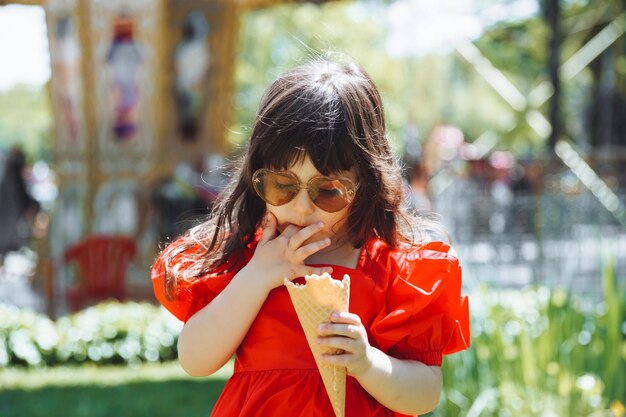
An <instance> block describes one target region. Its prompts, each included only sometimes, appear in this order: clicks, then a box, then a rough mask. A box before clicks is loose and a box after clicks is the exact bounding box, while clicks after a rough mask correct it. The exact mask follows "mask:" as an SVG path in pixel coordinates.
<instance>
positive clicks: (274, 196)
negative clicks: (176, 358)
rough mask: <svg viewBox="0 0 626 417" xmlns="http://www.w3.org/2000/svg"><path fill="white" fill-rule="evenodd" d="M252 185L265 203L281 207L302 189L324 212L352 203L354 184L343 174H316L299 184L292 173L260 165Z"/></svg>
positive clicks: (331, 211) (335, 210)
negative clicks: (338, 175) (331, 175)
mask: <svg viewBox="0 0 626 417" xmlns="http://www.w3.org/2000/svg"><path fill="white" fill-rule="evenodd" d="M252 186H253V187H254V190H255V191H256V193H257V194H258V195H259V197H261V198H262V199H263V201H265V202H266V203H267V204H270V205H272V206H282V205H284V204H287V203H288V202H290V201H291V200H293V199H294V198H295V196H296V195H297V194H298V192H299V191H300V189H302V188H306V190H307V193H308V194H309V197H310V198H311V201H313V204H315V205H316V206H317V207H319V208H321V209H322V210H324V211H326V212H328V213H334V212H337V211H339V210H341V209H343V208H344V207H346V206H347V205H348V204H350V203H351V202H352V200H353V199H354V196H355V194H356V189H357V187H356V185H354V183H353V182H352V181H351V180H350V179H349V178H346V177H326V176H324V175H318V176H315V177H313V178H311V179H310V180H308V181H307V182H306V185H304V186H303V185H302V183H300V180H299V179H298V177H297V176H296V174H294V173H293V172H289V171H272V170H271V169H267V168H261V169H258V170H256V171H255V172H254V174H253V175H252Z"/></svg>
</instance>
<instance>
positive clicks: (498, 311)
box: [434, 267, 626, 417]
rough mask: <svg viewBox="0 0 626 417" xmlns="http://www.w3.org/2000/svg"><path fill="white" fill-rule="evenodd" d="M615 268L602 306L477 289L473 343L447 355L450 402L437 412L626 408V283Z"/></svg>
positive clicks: (561, 296) (562, 294) (555, 293)
mask: <svg viewBox="0 0 626 417" xmlns="http://www.w3.org/2000/svg"><path fill="white" fill-rule="evenodd" d="M607 268H608V267H607ZM608 271H610V268H608ZM608 271H607V272H606V274H605V277H604V284H605V292H606V299H605V301H603V302H599V303H595V302H592V301H590V300H588V299H582V298H579V297H576V296H574V295H573V294H572V293H570V292H568V291H565V290H563V289H555V290H551V289H548V288H545V287H541V288H537V289H529V290H525V291H516V290H515V291H514V290H506V291H501V292H494V291H492V290H488V289H483V291H481V292H480V293H477V294H473V296H472V297H471V310H472V315H473V316H472V332H473V333H472V348H471V349H470V350H468V351H465V352H462V353H460V354H457V355H453V356H451V357H449V358H447V359H446V362H445V366H444V380H445V381H446V383H445V387H446V389H445V400H444V401H443V403H442V405H441V407H440V408H439V409H437V410H436V411H435V413H434V415H435V416H444V415H445V416H453V415H468V416H470V415H471V416H477V415H480V416H483V417H488V416H494V417H495V416H502V415H507V416H522V415H533V416H539V415H541V416H572V417H574V416H581V417H582V416H591V415H593V416H609V415H610V414H609V411H608V408H609V407H618V408H619V404H620V403H619V401H623V400H624V398H626V288H625V287H624V285H622V286H621V287H617V286H616V284H615V276H614V275H613V274H612V272H608Z"/></svg>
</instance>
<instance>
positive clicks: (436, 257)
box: [371, 242, 470, 366]
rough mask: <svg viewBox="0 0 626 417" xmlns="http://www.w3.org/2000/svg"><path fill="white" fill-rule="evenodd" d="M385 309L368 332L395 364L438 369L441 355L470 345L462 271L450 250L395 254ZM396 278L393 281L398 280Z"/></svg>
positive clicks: (435, 247) (431, 246)
mask: <svg viewBox="0 0 626 417" xmlns="http://www.w3.org/2000/svg"><path fill="white" fill-rule="evenodd" d="M389 256H390V257H392V258H393V259H392V260H391V262H389V261H387V262H388V263H391V264H394V266H395V268H390V269H391V271H388V272H391V273H392V274H394V275H395V276H391V277H390V281H389V284H388V285H389V286H388V289H387V298H386V306H385V308H383V310H382V311H381V312H380V313H379V314H378V315H377V316H376V318H375V319H374V322H373V324H372V328H371V334H372V337H373V338H374V339H375V340H376V342H377V344H378V347H379V348H380V349H381V350H383V351H384V352H387V353H388V354H389V355H391V356H393V357H396V358H398V359H413V360H418V361H420V362H423V363H425V364H426V365H435V366H441V363H442V358H443V355H446V354H450V353H454V352H458V351H460V350H464V349H467V348H468V347H469V344H470V327H469V325H470V324H469V304H468V299H467V296H464V295H462V294H461V267H460V266H459V261H458V258H457V257H456V254H455V253H454V250H453V249H452V248H451V247H450V246H449V245H447V244H445V243H443V242H431V243H428V244H426V245H424V246H422V247H420V248H418V249H416V250H414V251H394V252H392V253H391V254H390V255H389ZM396 274H397V275H396Z"/></svg>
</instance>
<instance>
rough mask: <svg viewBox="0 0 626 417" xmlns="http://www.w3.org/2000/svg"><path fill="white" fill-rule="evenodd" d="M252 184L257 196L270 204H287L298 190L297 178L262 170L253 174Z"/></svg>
mask: <svg viewBox="0 0 626 417" xmlns="http://www.w3.org/2000/svg"><path fill="white" fill-rule="evenodd" d="M252 184H253V186H254V190H255V191H256V192H257V194H258V195H259V197H261V198H262V199H263V200H264V201H265V202H267V203H268V204H271V205H272V206H282V205H283V204H287V203H288V202H289V201H291V200H292V199H293V198H294V197H295V196H296V194H298V190H299V186H298V180H297V178H293V177H291V176H290V175H287V174H282V173H277V172H270V171H264V170H259V171H257V172H256V173H255V174H254V176H253V178H252Z"/></svg>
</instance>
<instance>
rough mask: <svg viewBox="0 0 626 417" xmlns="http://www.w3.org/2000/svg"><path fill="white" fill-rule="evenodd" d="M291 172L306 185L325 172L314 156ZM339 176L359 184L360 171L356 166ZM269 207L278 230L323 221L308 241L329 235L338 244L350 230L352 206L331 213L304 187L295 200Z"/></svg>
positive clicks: (300, 163)
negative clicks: (349, 217) (276, 221)
mask: <svg viewBox="0 0 626 417" xmlns="http://www.w3.org/2000/svg"><path fill="white" fill-rule="evenodd" d="M288 171H290V172H292V173H294V174H295V175H296V176H297V177H298V179H299V180H300V183H301V184H306V183H307V181H308V180H309V179H311V178H312V177H315V176H318V175H321V173H320V172H319V171H318V170H317V169H315V165H313V162H312V161H311V159H310V158H309V157H308V155H307V156H305V158H304V159H303V160H302V161H298V162H297V163H295V164H293V165H291V166H290V167H289V169H288ZM335 174H336V175H338V176H343V177H347V178H349V179H350V180H352V182H354V184H357V178H356V173H355V172H354V169H351V170H350V171H342V172H338V173H335ZM265 206H266V210H267V211H268V212H270V213H272V214H273V215H274V216H275V217H276V219H277V220H278V232H279V233H282V232H283V230H285V228H286V227H287V226H289V225H290V224H294V225H296V226H298V227H305V226H308V225H311V224H313V223H316V222H320V221H321V222H323V223H324V228H323V229H322V230H321V231H319V232H318V233H316V234H315V235H313V236H312V237H311V238H309V239H308V240H307V241H306V242H305V243H304V244H308V243H312V242H316V241H318V240H321V239H323V238H325V237H328V238H330V239H331V245H332V244H335V243H337V240H338V238H340V237H344V236H345V233H346V220H347V218H348V212H349V210H350V205H347V206H346V207H344V208H343V209H341V210H339V211H337V212H334V213H329V212H327V211H324V210H322V209H321V208H319V207H317V206H316V205H315V204H314V203H313V201H312V200H311V198H310V197H309V194H308V193H307V190H306V189H305V188H304V187H302V188H301V189H300V191H298V194H297V195H296V196H295V197H294V198H293V200H291V201H289V202H288V203H286V204H284V205H282V206H272V205H270V204H267V203H266V204H265Z"/></svg>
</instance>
